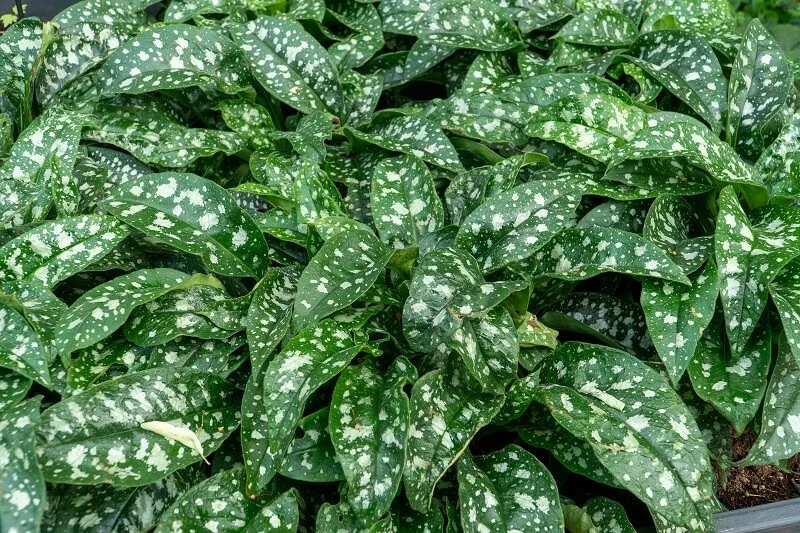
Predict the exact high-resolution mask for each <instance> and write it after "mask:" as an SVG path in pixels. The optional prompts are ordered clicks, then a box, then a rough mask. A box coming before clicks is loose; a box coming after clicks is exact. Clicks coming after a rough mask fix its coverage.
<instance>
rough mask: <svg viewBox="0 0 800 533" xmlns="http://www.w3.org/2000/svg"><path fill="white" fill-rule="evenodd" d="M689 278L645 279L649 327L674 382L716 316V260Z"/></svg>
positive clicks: (677, 380) (644, 295) (643, 293)
mask: <svg viewBox="0 0 800 533" xmlns="http://www.w3.org/2000/svg"><path fill="white" fill-rule="evenodd" d="M689 279H690V281H691V282H692V285H691V286H686V285H676V284H674V283H670V282H668V281H660V280H652V279H645V280H642V295H641V304H642V309H643V310H644V316H645V318H646V319H647V328H648V331H649V333H650V337H651V338H652V341H653V344H654V345H655V347H656V351H657V352H658V357H659V358H660V359H661V361H662V362H663V363H664V367H665V369H666V371H667V375H669V378H670V380H672V383H673V384H674V385H677V384H678V382H679V381H680V379H681V376H683V372H684V371H685V370H686V367H687V365H688V364H689V360H690V359H691V357H692V354H694V353H695V348H697V343H698V341H699V340H700V337H701V335H702V334H703V332H704V331H705V330H706V328H707V327H708V325H709V324H710V323H711V319H712V318H713V317H714V307H715V306H716V303H717V295H718V294H719V285H718V282H717V267H716V264H715V263H714V261H713V260H710V261H708V263H707V264H706V266H705V268H704V269H703V270H702V271H699V272H697V273H696V274H694V275H692V276H691V277H690V278H689Z"/></svg>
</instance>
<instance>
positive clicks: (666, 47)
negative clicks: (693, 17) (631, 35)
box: [625, 30, 728, 131]
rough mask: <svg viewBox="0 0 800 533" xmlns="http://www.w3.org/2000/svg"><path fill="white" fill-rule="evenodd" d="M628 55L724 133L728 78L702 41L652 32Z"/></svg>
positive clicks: (675, 33)
mask: <svg viewBox="0 0 800 533" xmlns="http://www.w3.org/2000/svg"><path fill="white" fill-rule="evenodd" d="M628 53H629V54H630V55H628V56H625V57H626V58H627V59H629V60H630V61H633V62H634V63H635V64H636V65H637V66H639V67H640V68H641V69H642V70H644V71H645V72H647V73H648V74H649V75H650V76H652V77H654V78H655V79H657V80H658V81H659V82H660V83H661V84H662V85H663V86H664V87H666V89H667V90H668V91H670V92H671V93H672V94H674V95H675V96H677V97H678V98H680V99H681V100H683V101H684V102H686V104H687V105H688V106H689V107H691V108H692V109H694V111H695V112H696V113H697V114H698V115H700V116H701V117H702V118H703V120H705V121H706V122H708V124H709V125H710V126H711V128H712V129H713V130H714V131H719V130H720V129H721V127H722V117H723V115H724V114H725V111H726V110H727V107H728V105H727V99H726V94H725V93H726V90H725V88H726V84H725V77H724V76H723V74H722V67H720V64H719V61H718V60H717V56H716V55H715V54H714V50H713V49H712V48H711V46H709V45H708V44H707V43H706V42H705V41H704V40H703V39H702V38H700V37H699V36H698V35H697V34H694V33H691V32H689V31H685V30H663V31H651V32H649V33H645V34H644V35H642V36H641V37H639V39H638V40H637V41H636V42H635V43H634V44H633V46H632V47H631V49H630V50H628Z"/></svg>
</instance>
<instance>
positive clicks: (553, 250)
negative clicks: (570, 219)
mask: <svg viewBox="0 0 800 533" xmlns="http://www.w3.org/2000/svg"><path fill="white" fill-rule="evenodd" d="M533 258H534V259H535V260H536V261H537V266H536V274H537V275H543V276H549V277H554V278H558V279H566V280H581V279H586V278H589V277H592V276H596V275H597V274H600V273H602V272H619V273H621V274H629V275H632V276H644V277H651V278H659V279H664V280H667V281H674V282H677V283H682V284H684V285H687V284H689V279H688V278H687V277H686V274H684V273H683V271H682V270H681V269H680V267H678V266H677V265H676V264H675V263H673V262H672V261H670V259H669V258H668V256H667V255H666V254H665V253H664V252H663V251H662V250H661V249H659V248H657V247H656V246H655V245H654V244H652V243H650V242H649V241H647V240H645V239H644V238H642V237H640V236H639V235H636V234H635V233H629V232H627V231H622V230H618V229H616V228H602V227H594V228H573V229H567V230H563V231H562V232H561V233H559V234H557V235H556V236H555V237H554V238H553V239H552V240H550V242H548V243H547V244H546V245H545V246H544V248H542V249H541V250H539V251H538V252H536V253H535V254H534V256H533Z"/></svg>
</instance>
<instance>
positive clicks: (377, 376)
mask: <svg viewBox="0 0 800 533" xmlns="http://www.w3.org/2000/svg"><path fill="white" fill-rule="evenodd" d="M416 377H417V372H416V369H415V368H414V367H413V366H412V365H411V363H409V362H408V361H407V360H406V359H405V358H403V357H400V358H398V359H395V361H394V363H392V366H391V367H390V368H389V370H388V371H387V373H386V375H385V376H382V375H381V373H380V372H379V371H378V369H377V368H376V367H375V365H374V364H373V363H372V362H370V361H366V362H364V363H362V364H360V365H358V366H352V367H349V368H347V369H345V370H344V371H343V372H342V375H341V376H340V377H339V380H338V381H337V382H336V388H335V389H334V391H333V399H332V400H331V414H330V432H331V440H332V441H333V445H334V447H335V448H336V456H337V458H338V460H339V463H341V465H342V470H344V476H345V479H346V480H347V485H348V494H349V501H350V505H351V507H352V509H353V512H355V513H356V514H357V515H359V516H360V517H361V518H363V519H364V520H365V521H366V522H368V523H373V522H375V521H377V520H378V519H379V518H380V517H381V516H382V515H383V514H384V513H385V512H386V511H387V510H388V509H389V508H390V507H391V505H392V500H394V497H395V496H396V494H397V491H398V489H399V488H400V481H401V479H402V476H403V467H404V464H405V462H406V442H407V440H408V426H409V410H408V409H409V407H408V397H407V396H406V395H405V392H403V387H404V386H405V385H406V384H408V383H412V382H414V381H415V380H416Z"/></svg>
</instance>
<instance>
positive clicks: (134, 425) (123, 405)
mask: <svg viewBox="0 0 800 533" xmlns="http://www.w3.org/2000/svg"><path fill="white" fill-rule="evenodd" d="M190 387H191V388H190ZM236 401H237V392H236V389H235V388H234V387H233V386H232V385H231V384H230V383H228V382H226V381H225V380H223V379H222V378H220V377H218V376H215V375H214V374H210V373H208V372H203V371H198V370H188V369H182V368H158V369H153V370H147V371H144V372H136V373H133V374H128V375H126V376H122V377H120V378H118V379H116V380H111V381H107V382H105V383H102V384H100V385H97V386H95V387H92V388H90V389H88V390H86V391H84V392H82V393H80V394H77V395H75V396H72V397H70V398H67V399H63V400H62V401H60V402H58V403H57V404H55V405H53V406H52V407H50V408H49V409H47V410H45V411H44V412H43V413H42V422H41V425H40V427H39V432H38V435H39V437H40V438H41V441H42V443H43V446H42V448H41V450H42V452H43V453H42V455H41V457H40V459H39V462H40V465H41V467H42V472H43V473H44V476H45V479H47V480H48V481H51V482H58V483H69V484H78V485H85V484H96V483H112V484H114V485H116V486H121V487H137V486H141V485H147V484H149V483H153V482H156V481H159V480H161V479H164V478H165V477H166V476H167V475H169V474H171V473H172V472H174V471H176V470H178V469H180V468H183V467H185V466H187V465H189V464H192V463H195V462H197V461H202V460H203V459H202V457H201V456H200V453H199V452H198V451H197V450H196V449H192V448H191V447H189V446H188V445H186V444H184V443H182V442H181V441H180V440H178V439H177V438H176V436H177V435H179V434H176V433H170V434H166V435H165V434H159V433H156V432H155V431H150V430H148V429H145V428H143V427H142V424H143V423H145V422H164V423H167V424H169V425H170V426H171V427H173V428H183V429H184V433H185V432H186V431H189V432H191V433H192V434H193V435H195V438H196V440H197V443H198V444H199V445H200V446H201V447H202V450H203V453H204V454H209V453H211V452H212V451H214V450H215V449H217V448H218V447H219V446H220V444H222V442H223V441H224V440H225V438H227V437H228V435H230V434H231V432H232V431H233V430H234V429H235V428H236V427H237V426H238V425H239V408H238V405H237V404H236V403H235V402H236ZM170 435H172V436H170Z"/></svg>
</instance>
